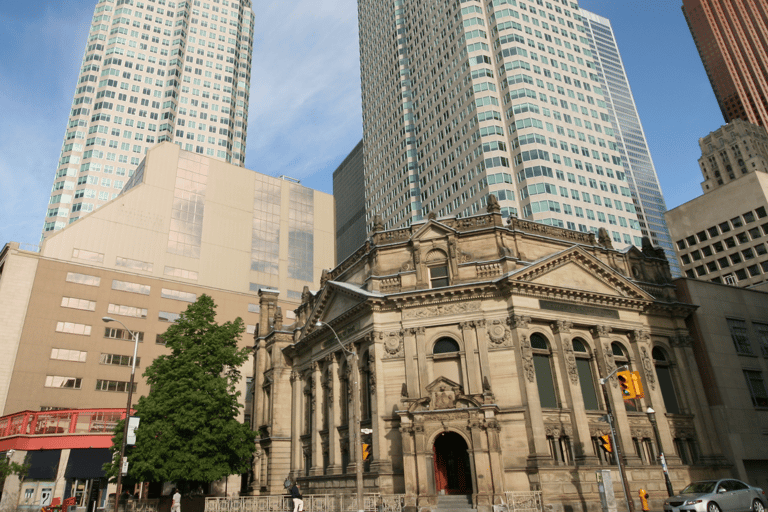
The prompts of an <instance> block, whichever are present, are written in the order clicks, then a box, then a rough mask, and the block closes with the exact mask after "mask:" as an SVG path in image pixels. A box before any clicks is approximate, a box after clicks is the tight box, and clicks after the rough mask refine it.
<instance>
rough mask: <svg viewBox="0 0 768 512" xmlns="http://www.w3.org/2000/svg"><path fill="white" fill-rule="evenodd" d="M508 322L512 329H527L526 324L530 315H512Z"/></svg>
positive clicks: (529, 320) (529, 319)
mask: <svg viewBox="0 0 768 512" xmlns="http://www.w3.org/2000/svg"><path fill="white" fill-rule="evenodd" d="M508 322H509V326H510V327H511V328H512V329H527V328H528V324H529V323H530V322H531V317H529V316H519V315H514V316H513V317H512V318H510V319H509V320H508Z"/></svg>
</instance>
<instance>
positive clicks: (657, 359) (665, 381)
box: [651, 347, 680, 414]
mask: <svg viewBox="0 0 768 512" xmlns="http://www.w3.org/2000/svg"><path fill="white" fill-rule="evenodd" d="M651 356H653V365H654V366H655V367H656V377H658V379H659V388H661V396H662V398H664V407H665V408H666V409H667V412H669V413H672V414H680V404H679V403H678V401H677V393H675V385H674V383H673V382H672V364H671V362H670V360H669V357H667V354H666V352H665V351H664V349H662V348H661V347H654V348H653V350H652V351H651Z"/></svg>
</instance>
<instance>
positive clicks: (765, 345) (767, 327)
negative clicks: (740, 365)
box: [752, 322, 768, 357]
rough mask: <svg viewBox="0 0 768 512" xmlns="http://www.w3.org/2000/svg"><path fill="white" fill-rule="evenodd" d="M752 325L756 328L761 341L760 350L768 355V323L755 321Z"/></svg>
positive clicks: (758, 339)
mask: <svg viewBox="0 0 768 512" xmlns="http://www.w3.org/2000/svg"><path fill="white" fill-rule="evenodd" d="M752 325H753V326H754V328H755V334H757V341H758V343H760V350H761V351H762V353H763V355H764V356H765V357H768V324H758V323H757V322H755V323H753V324H752Z"/></svg>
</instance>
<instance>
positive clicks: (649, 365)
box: [640, 347, 656, 389]
mask: <svg viewBox="0 0 768 512" xmlns="http://www.w3.org/2000/svg"><path fill="white" fill-rule="evenodd" d="M640 354H641V355H640V359H641V360H642V362H643V369H644V370H645V379H646V382H647V383H648V385H649V386H650V387H651V389H656V372H655V371H654V368H653V361H652V360H651V358H650V356H648V349H647V348H646V347H641V348H640Z"/></svg>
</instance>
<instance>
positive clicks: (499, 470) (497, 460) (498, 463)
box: [483, 410, 506, 504]
mask: <svg viewBox="0 0 768 512" xmlns="http://www.w3.org/2000/svg"><path fill="white" fill-rule="evenodd" d="M488 415H489V412H488V411H487V410H486V412H485V416H486V418H485V423H484V424H483V428H484V429H485V432H486V436H487V438H488V458H489V459H490V462H491V481H492V482H493V495H494V496H493V497H494V499H493V504H497V503H502V502H504V503H506V496H504V465H503V462H502V459H501V439H500V437H501V425H500V424H499V422H498V421H497V420H496V418H495V414H494V416H493V417H490V418H489V417H488Z"/></svg>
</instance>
